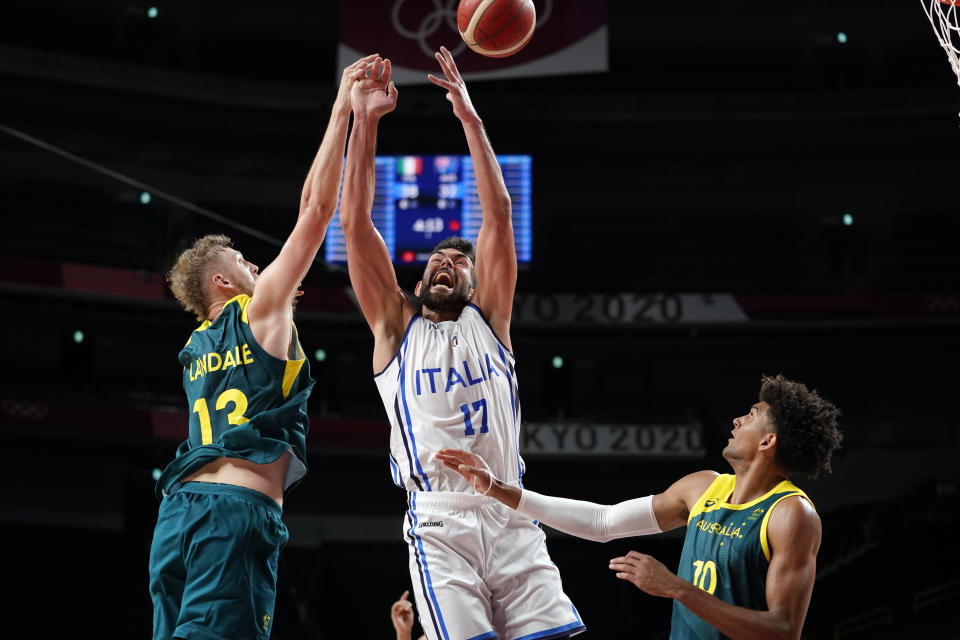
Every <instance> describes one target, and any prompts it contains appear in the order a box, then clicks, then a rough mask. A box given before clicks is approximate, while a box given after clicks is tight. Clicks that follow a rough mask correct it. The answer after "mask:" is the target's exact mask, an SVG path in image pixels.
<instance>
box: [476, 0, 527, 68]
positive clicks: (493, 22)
mask: <svg viewBox="0 0 960 640" xmlns="http://www.w3.org/2000/svg"><path fill="white" fill-rule="evenodd" d="M536 26H537V10H536V9H535V8H534V6H533V0H460V4H459V5H458V6H457V28H458V29H459V30H460V37H461V38H463V41H464V42H466V43H467V46H468V47H470V48H471V49H473V50H474V51H476V52H477V53H479V54H480V55H482V56H487V57H488V58H506V57H507V56H512V55H513V54H515V53H516V52H517V51H520V49H523V47H524V46H525V45H526V44H527V43H528V42H529V41H530V36H532V35H533V29H534V28H535V27H536Z"/></svg>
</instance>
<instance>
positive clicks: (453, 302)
mask: <svg viewBox="0 0 960 640" xmlns="http://www.w3.org/2000/svg"><path fill="white" fill-rule="evenodd" d="M469 301H470V295H469V294H467V293H461V292H459V291H455V292H451V293H450V294H447V295H443V296H440V295H437V294H435V293H433V291H431V290H430V289H429V288H427V290H426V291H425V292H424V293H423V294H422V295H421V296H420V306H423V307H426V308H428V309H430V310H431V311H436V312H438V313H448V312H450V311H456V312H457V313H459V312H461V311H463V308H464V307H465V306H467V303H468V302H469Z"/></svg>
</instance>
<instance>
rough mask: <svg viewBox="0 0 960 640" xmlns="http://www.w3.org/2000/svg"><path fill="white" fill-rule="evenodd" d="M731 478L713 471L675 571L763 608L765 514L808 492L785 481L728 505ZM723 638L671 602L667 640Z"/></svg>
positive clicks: (767, 551) (742, 602)
mask: <svg viewBox="0 0 960 640" xmlns="http://www.w3.org/2000/svg"><path fill="white" fill-rule="evenodd" d="M736 481H737V477H736V476H734V475H730V474H724V475H720V476H718V477H717V479H716V480H714V481H713V483H711V485H710V486H709V487H708V488H707V490H706V491H705V492H704V493H703V495H702V496H700V498H699V499H698V500H697V502H696V504H695V505H694V506H693V509H691V510H690V517H689V518H688V519H687V533H686V537H685V538H684V541H683V551H682V553H681V554H680V567H679V568H678V569H677V575H678V576H680V577H681V578H683V579H684V580H686V581H687V582H691V583H693V584H694V585H696V586H698V587H699V588H701V589H703V590H704V591H706V592H708V593H711V594H713V595H714V596H716V597H717V598H719V599H721V600H723V601H724V602H729V603H730V604H733V605H736V606H739V607H746V608H747V609H757V610H764V611H765V610H766V609H767V598H766V584H767V568H768V567H769V565H770V546H769V544H768V543H767V523H768V522H769V520H770V513H771V512H772V511H773V508H774V506H776V504H777V503H778V502H780V501H781V500H783V499H784V498H787V497H789V496H803V497H804V498H807V495H806V494H805V493H804V492H803V491H801V490H800V489H798V488H797V487H796V486H794V484H793V483H792V482H790V481H789V480H784V481H783V482H781V483H780V484H778V485H777V486H776V487H774V488H773V489H772V490H771V491H770V492H768V493H767V494H766V495H764V496H762V497H760V498H758V499H756V500H753V501H752V502H748V503H745V504H729V503H727V502H726V500H728V499H729V498H730V496H731V495H732V494H733V488H734V486H735V484H736ZM807 500H809V498H807ZM811 504H812V503H811ZM726 637H727V636H724V635H721V634H720V632H719V631H717V630H716V629H714V628H713V627H711V626H710V625H708V624H707V623H706V622H704V621H703V620H702V619H701V618H700V617H699V616H697V615H696V614H694V613H693V612H692V611H690V610H689V609H688V608H686V607H685V606H683V605H682V604H680V603H679V602H677V601H674V603H673V617H672V618H671V621H670V640H694V639H695V640H719V639H721V638H726Z"/></svg>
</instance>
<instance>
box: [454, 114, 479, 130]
mask: <svg viewBox="0 0 960 640" xmlns="http://www.w3.org/2000/svg"><path fill="white" fill-rule="evenodd" d="M460 123H461V124H462V125H463V128H464V129H469V128H473V127H475V128H478V129H483V120H481V119H480V116H479V115H477V113H476V112H475V111H474V112H473V113H470V114H467V115H465V116H463V117H462V118H460Z"/></svg>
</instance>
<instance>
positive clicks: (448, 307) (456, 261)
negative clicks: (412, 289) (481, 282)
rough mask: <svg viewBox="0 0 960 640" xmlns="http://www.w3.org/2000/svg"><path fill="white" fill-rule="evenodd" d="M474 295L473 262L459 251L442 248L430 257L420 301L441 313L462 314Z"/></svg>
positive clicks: (424, 274) (421, 287)
mask: <svg viewBox="0 0 960 640" xmlns="http://www.w3.org/2000/svg"><path fill="white" fill-rule="evenodd" d="M472 293H473V263H472V261H471V260H470V258H469V256H467V255H466V254H463V253H461V252H460V251H457V250H456V249H441V250H439V251H437V252H435V253H434V254H433V255H431V256H430V259H429V260H428V261H427V266H426V267H425V268H424V270H423V279H422V280H421V281H420V292H419V295H420V302H421V303H422V304H423V306H424V307H426V308H428V309H430V310H432V311H438V312H441V313H443V312H447V311H460V310H462V309H463V307H465V306H466V304H467V302H469V301H470V295H471V294H472Z"/></svg>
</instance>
